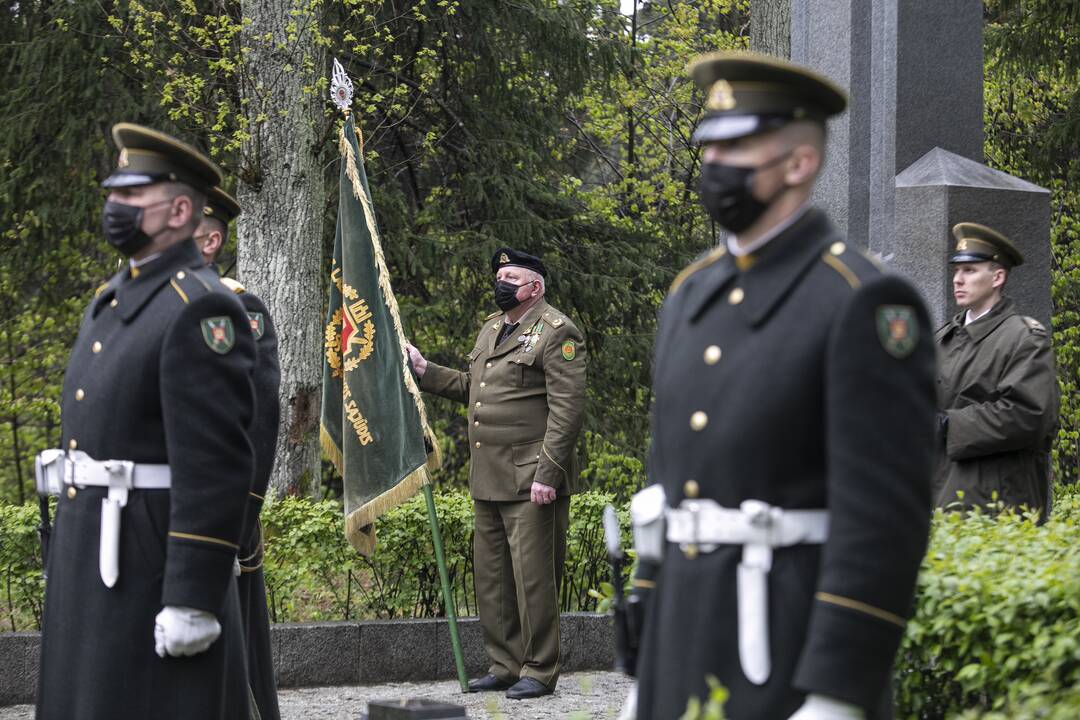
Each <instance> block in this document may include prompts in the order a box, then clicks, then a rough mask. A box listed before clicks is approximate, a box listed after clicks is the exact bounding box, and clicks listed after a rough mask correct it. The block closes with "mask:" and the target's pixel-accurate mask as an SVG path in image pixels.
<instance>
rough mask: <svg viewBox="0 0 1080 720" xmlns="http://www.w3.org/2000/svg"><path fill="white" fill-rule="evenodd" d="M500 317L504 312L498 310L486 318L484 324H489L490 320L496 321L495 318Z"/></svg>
mask: <svg viewBox="0 0 1080 720" xmlns="http://www.w3.org/2000/svg"><path fill="white" fill-rule="evenodd" d="M500 315H502V310H496V311H495V312H493V313H491V314H490V315H488V316H487V317H486V318H484V322H487V321H488V320H494V319H495V318H497V317H499V316H500Z"/></svg>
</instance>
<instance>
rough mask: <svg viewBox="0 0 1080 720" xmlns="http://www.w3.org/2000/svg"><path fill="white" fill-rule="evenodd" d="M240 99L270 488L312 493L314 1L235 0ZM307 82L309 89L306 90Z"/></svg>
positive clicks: (317, 66)
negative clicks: (265, 365)
mask: <svg viewBox="0 0 1080 720" xmlns="http://www.w3.org/2000/svg"><path fill="white" fill-rule="evenodd" d="M241 10H242V14H243V17H244V19H245V20H249V21H250V24H249V25H247V26H246V27H245V28H244V34H243V40H244V46H245V47H247V48H250V51H249V53H248V54H247V56H246V58H245V60H246V61H245V65H244V68H243V71H244V74H243V79H242V82H241V96H242V99H243V101H244V102H245V103H246V105H245V108H244V113H245V117H246V119H247V121H248V123H249V127H248V131H249V133H250V139H249V140H248V141H247V142H246V143H245V145H244V147H243V157H244V160H243V165H244V166H243V168H242V170H241V175H240V182H239V186H238V191H237V196H238V197H237V199H238V200H239V202H240V204H241V206H242V207H243V208H244V213H243V214H242V215H241V216H240V218H239V220H238V223H237V236H238V242H237V245H238V248H237V270H238V275H239V278H240V280H241V281H242V282H243V283H244V285H245V286H246V287H247V289H248V290H249V291H250V292H252V293H255V294H256V295H258V296H259V297H261V298H262V299H263V301H264V302H265V303H266V306H267V309H268V310H269V311H270V315H271V317H272V318H273V321H274V324H275V325H276V327H277V334H278V348H279V349H278V352H279V360H280V363H281V392H280V395H279V403H280V405H281V429H280V432H279V434H278V443H277V450H276V457H275V464H274V471H273V474H272V475H271V479H270V488H271V489H270V492H271V493H272V494H273V495H275V496H278V497H280V496H281V495H284V494H301V493H316V492H318V490H319V484H320V482H319V481H320V474H321V473H320V455H319V401H320V384H321V382H322V362H321V358H322V344H323V322H322V320H323V318H322V306H323V282H322V216H323V208H324V206H325V192H326V189H325V187H324V185H325V183H324V180H323V173H322V169H321V168H320V166H319V162H318V150H319V149H318V147H317V143H318V136H317V133H316V127H317V126H318V125H319V124H320V119H321V118H322V115H323V110H322V106H323V104H324V97H325V92H324V91H321V90H318V91H316V90H313V89H312V86H313V85H314V84H315V81H316V78H317V77H318V76H320V75H322V74H323V70H324V68H325V62H324V54H323V52H322V50H321V49H320V48H319V47H318V46H317V44H316V42H315V37H316V34H317V32H318V15H317V11H318V5H317V4H314V3H311V4H309V3H297V2H296V0H242V1H241ZM305 89H307V90H308V92H306V93H305Z"/></svg>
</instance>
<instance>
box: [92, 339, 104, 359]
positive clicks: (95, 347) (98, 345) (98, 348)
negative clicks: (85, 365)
mask: <svg viewBox="0 0 1080 720" xmlns="http://www.w3.org/2000/svg"><path fill="white" fill-rule="evenodd" d="M90 349H91V350H92V351H93V352H94V354H95V355H96V354H98V353H99V352H101V343H100V342H98V341H97V340H95V341H94V344H93V345H91V346H90Z"/></svg>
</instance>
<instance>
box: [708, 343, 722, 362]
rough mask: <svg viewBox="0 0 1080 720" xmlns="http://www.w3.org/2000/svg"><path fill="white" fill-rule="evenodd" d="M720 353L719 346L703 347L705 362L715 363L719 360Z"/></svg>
mask: <svg viewBox="0 0 1080 720" xmlns="http://www.w3.org/2000/svg"><path fill="white" fill-rule="evenodd" d="M720 355H721V353H720V346H719V345H710V346H709V347H707V348H705V364H706V365H715V364H716V363H718V362H720Z"/></svg>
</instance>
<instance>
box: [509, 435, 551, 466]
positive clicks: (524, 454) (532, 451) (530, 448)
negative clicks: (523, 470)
mask: <svg viewBox="0 0 1080 720" xmlns="http://www.w3.org/2000/svg"><path fill="white" fill-rule="evenodd" d="M543 445H544V441H543V440H537V441H535V442H527V443H518V444H517V445H511V446H510V449H511V451H512V452H513V454H514V464H515V465H518V466H520V465H528V464H530V463H535V462H538V461H539V460H540V449H541V448H542V447H543Z"/></svg>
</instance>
